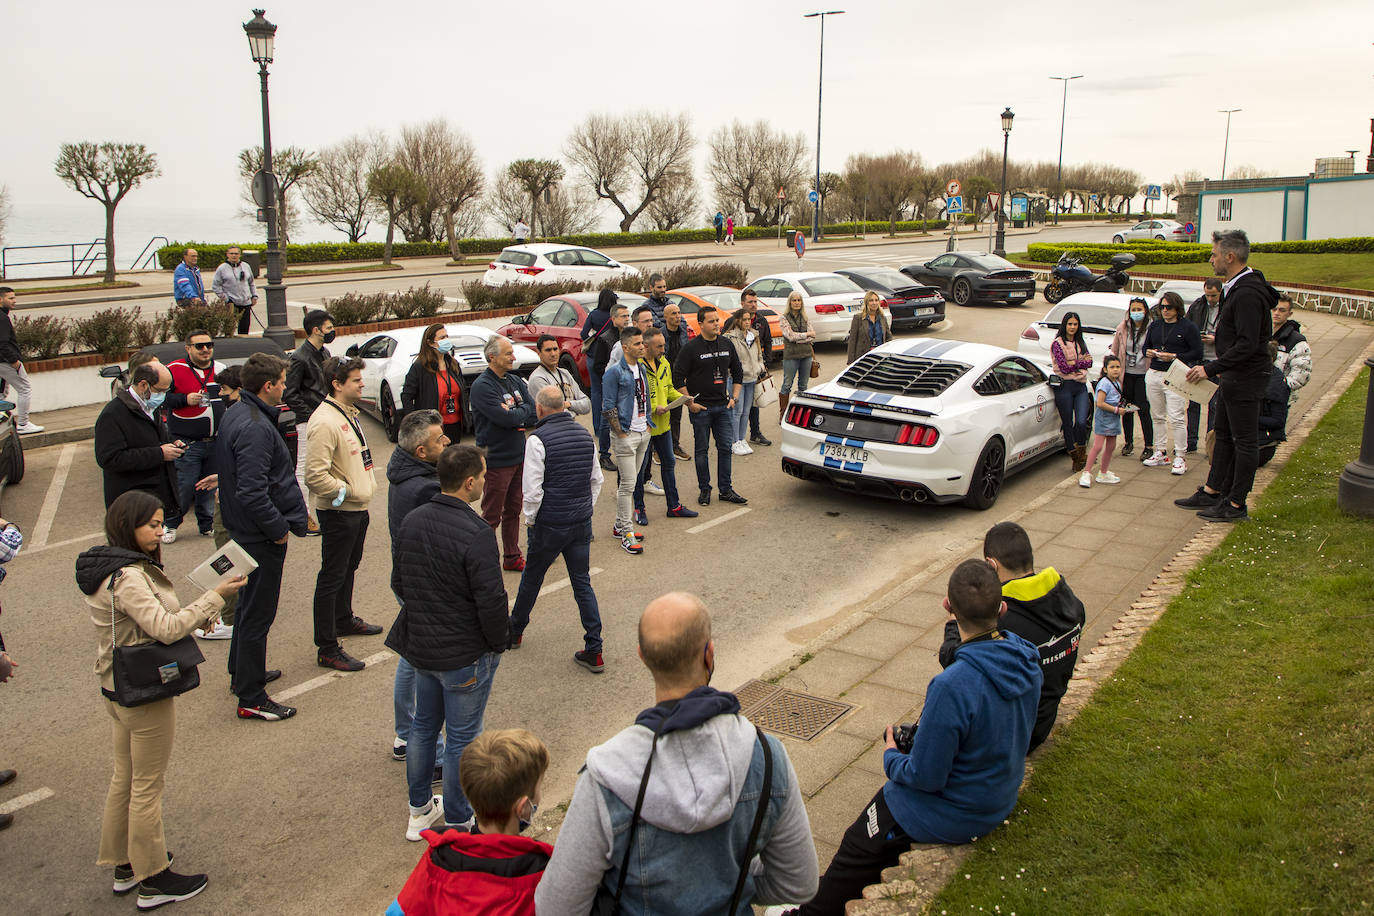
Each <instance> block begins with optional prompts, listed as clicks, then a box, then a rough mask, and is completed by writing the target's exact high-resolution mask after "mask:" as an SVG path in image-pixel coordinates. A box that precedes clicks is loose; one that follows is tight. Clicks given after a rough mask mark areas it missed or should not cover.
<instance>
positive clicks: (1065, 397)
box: [1054, 379, 1092, 448]
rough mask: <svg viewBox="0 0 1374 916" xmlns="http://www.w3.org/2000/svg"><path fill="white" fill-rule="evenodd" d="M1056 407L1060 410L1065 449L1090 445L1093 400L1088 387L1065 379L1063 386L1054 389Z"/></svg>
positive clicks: (1060, 423)
mask: <svg viewBox="0 0 1374 916" xmlns="http://www.w3.org/2000/svg"><path fill="white" fill-rule="evenodd" d="M1054 406H1055V407H1056V408H1057V409H1058V410H1059V425H1060V426H1061V427H1062V428H1063V431H1064V448H1073V447H1074V446H1075V445H1087V444H1088V411H1089V409H1091V406H1092V398H1090V397H1089V396H1088V386H1087V385H1085V384H1084V383H1082V382H1074V381H1070V380H1069V379H1064V382H1063V384H1061V385H1060V386H1059V387H1058V388H1056V389H1054Z"/></svg>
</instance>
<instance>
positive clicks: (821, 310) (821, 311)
mask: <svg viewBox="0 0 1374 916" xmlns="http://www.w3.org/2000/svg"><path fill="white" fill-rule="evenodd" d="M843 311H844V306H843V305H840V304H839V303H838V302H823V303H821V304H820V305H818V306H816V314H817V315H834V314H836V313H838V312H843Z"/></svg>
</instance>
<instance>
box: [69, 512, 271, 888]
mask: <svg viewBox="0 0 1374 916" xmlns="http://www.w3.org/2000/svg"><path fill="white" fill-rule="evenodd" d="M162 531H163V524H162V503H161V502H160V501H159V500H158V498H157V497H156V496H153V495H152V494H150V493H145V492H144V491H142V490H130V491H129V492H127V493H124V494H122V495H121V496H120V497H119V498H117V499H116V500H115V501H114V502H113V503H111V504H110V508H109V510H108V511H107V512H106V513H105V539H106V541H107V542H108V543H107V544H106V545H105V546H101V547H93V548H91V549H90V550H87V551H85V552H84V553H82V554H81V555H80V556H79V557H77V560H76V582H77V585H78V586H79V587H80V588H81V591H82V592H83V593H85V595H86V604H87V605H89V609H90V612H91V623H92V624H93V625H94V626H95V628H96V630H95V632H96V637H97V638H96V643H97V647H98V648H97V650H96V660H95V673H96V676H97V677H99V678H100V693H101V696H102V697H103V700H102V705H103V706H104V707H105V711H106V712H107V713H108V714H109V716H110V719H111V720H113V731H114V776H113V778H112V779H111V780H110V791H109V794H108V795H107V796H106V798H105V816H104V818H103V819H102V820H101V825H100V857H99V858H98V859H97V860H96V864H97V865H113V866H114V867H115V872H114V874H115V877H114V892H115V893H116V894H125V893H128V892H129V891H131V890H133V889H134V888H135V887H137V888H138V908H139V909H141V910H144V909H152V908H153V907H156V906H161V905H162V904H165V903H175V902H177V901H179V900H186V899H188V898H190V897H194V896H195V895H196V894H199V893H200V892H201V891H202V890H204V889H205V885H206V883H207V881H208V879H207V878H206V877H205V875H181V874H177V873H176V872H174V871H172V869H171V857H170V856H169V855H168V853H167V844H166V841H165V839H164V838H163V833H162V790H163V786H164V783H165V779H166V773H167V763H168V761H169V760H170V759H171V756H172V737H173V734H174V733H175V731H176V702H175V698H174V697H168V698H167V699H164V700H157V701H154V702H152V703H146V704H144V705H142V706H133V707H126V706H121V705H119V703H118V702H117V701H116V700H115V693H114V673H113V668H114V646H115V644H118V645H120V646H132V645H139V644H145V643H151V642H154V641H157V642H160V643H163V644H165V645H170V644H171V643H174V642H176V641H177V640H178V639H181V638H182V637H184V636H187V635H189V634H190V633H191V632H192V631H193V630H195V629H196V628H197V627H208V626H210V625H211V624H213V623H215V621H216V620H218V618H219V612H220V610H221V609H222V608H223V607H224V599H225V598H227V597H229V596H230V595H233V594H235V593H236V592H238V590H239V589H240V588H242V587H243V585H244V583H245V582H247V581H248V580H247V578H246V577H244V576H238V577H236V578H233V579H229V580H227V581H225V582H222V583H220V584H219V585H217V586H215V588H213V589H211V590H210V591H207V592H205V593H204V594H202V595H201V596H200V597H198V598H196V600H195V601H192V602H191V603H190V604H188V605H187V606H186V607H182V606H181V603H180V602H179V601H178V600H177V593H176V589H175V587H173V585H172V580H171V579H169V578H168V577H167V574H166V573H165V572H164V571H163V569H162ZM112 621H113V622H112Z"/></svg>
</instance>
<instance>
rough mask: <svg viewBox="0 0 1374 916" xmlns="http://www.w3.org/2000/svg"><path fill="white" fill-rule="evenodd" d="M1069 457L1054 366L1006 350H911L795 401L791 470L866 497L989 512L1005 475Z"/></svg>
mask: <svg viewBox="0 0 1374 916" xmlns="http://www.w3.org/2000/svg"><path fill="white" fill-rule="evenodd" d="M1062 445H1063V436H1062V434H1061V433H1060V430H1059V416H1058V414H1057V413H1056V412H1055V408H1054V394H1053V391H1052V390H1051V388H1050V386H1049V382H1048V370H1047V368H1046V367H1045V366H1043V365H1041V364H1039V363H1037V362H1036V361H1035V360H1033V359H1032V358H1030V357H1028V356H1024V355H1021V354H1019V353H1016V352H1014V351H1012V350H1006V349H1003V348H1002V347H994V346H990V345H987V344H976V343H963V342H961V341H957V340H940V339H934V338H928V337H922V338H916V339H912V338H905V339H902V340H894V341H892V342H890V343H886V344H883V345H882V346H881V347H877V348H876V349H874V350H871V351H869V352H868V353H865V354H864V355H863V356H861V357H860V358H859V359H858V360H856V361H855V362H854V363H852V364H851V365H849V366H848V367H847V368H845V370H844V371H843V372H841V373H840V374H839V376H838V377H836V378H835V380H834V381H830V382H826V383H824V384H821V385H817V386H815V387H814V388H808V389H807V390H806V391H805V392H804V393H800V394H797V395H795V396H794V397H793V398H792V401H791V403H790V405H789V406H788V409H787V416H786V417H785V418H784V420H783V425H782V469H783V471H784V472H786V473H788V474H790V475H792V476H793V477H800V478H802V479H810V480H821V481H828V482H829V483H832V484H834V485H836V486H838V487H841V488H844V489H848V490H854V491H857V492H861V493H870V494H873V495H878V496H887V497H892V498H898V499H902V500H904V501H907V502H919V503H924V502H935V503H947V502H955V501H958V500H961V499H962V500H963V501H964V502H965V503H966V504H967V505H969V506H972V507H973V508H975V509H986V508H988V507H990V506H991V505H992V504H993V503H994V502H996V501H997V497H998V495H999V494H1000V493H1001V491H1002V483H1003V481H1004V480H1005V479H1006V475H1007V474H1008V473H1010V472H1013V471H1016V470H1019V469H1021V468H1023V467H1026V466H1028V465H1029V464H1031V463H1032V462H1033V461H1035V460H1036V459H1039V458H1043V457H1045V456H1046V455H1051V454H1054V453H1056V452H1058V451H1059V449H1060V447H1061V446H1062Z"/></svg>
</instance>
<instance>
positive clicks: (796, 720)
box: [735, 680, 854, 741]
mask: <svg viewBox="0 0 1374 916" xmlns="http://www.w3.org/2000/svg"><path fill="white" fill-rule="evenodd" d="M735 695H736V696H738V697H739V701H740V706H741V709H740V712H742V713H743V714H744V716H745V717H746V718H747V719H749V721H751V722H753V723H754V724H755V725H757V726H758V727H759V728H764V729H767V730H768V731H770V732H775V733H777V734H779V735H786V736H787V737H789V738H797V739H800V740H802V741H810V740H811V739H812V738H814V737H816V736H817V735H819V734H820V733H821V732H823V731H825V730H826V729H827V728H828V727H830V725H831V724H832V723H834V722H835V721H836V720H838V719H839V718H840V717H841V716H843V715H844V714H845V713H847V712H849V711H850V710H852V709H853V708H854V707H853V706H852V705H851V704H849V703H841V702H840V701H839V700H830V699H825V698H823V697H815V696H811V695H810V694H807V693H799V692H797V691H795V690H788V689H786V688H784V687H778V686H776V685H773V684H769V683H767V682H765V681H758V680H754V681H749V682H748V683H746V684H745V685H744V686H742V687H740V688H739V690H737V691H736V692H735Z"/></svg>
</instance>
